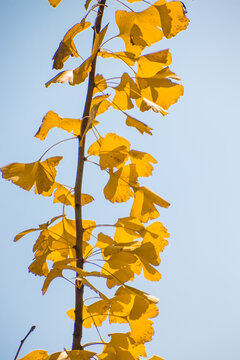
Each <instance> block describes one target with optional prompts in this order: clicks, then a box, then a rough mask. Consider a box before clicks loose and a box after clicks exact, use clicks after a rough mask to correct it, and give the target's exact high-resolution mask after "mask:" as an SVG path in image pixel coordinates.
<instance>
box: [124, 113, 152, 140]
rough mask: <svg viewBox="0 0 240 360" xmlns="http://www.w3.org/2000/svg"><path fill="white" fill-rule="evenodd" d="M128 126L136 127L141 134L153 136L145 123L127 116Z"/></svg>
mask: <svg viewBox="0 0 240 360" xmlns="http://www.w3.org/2000/svg"><path fill="white" fill-rule="evenodd" d="M126 125H127V126H132V127H135V128H136V129H137V130H138V131H139V132H140V133H141V134H144V133H147V134H149V135H152V133H151V130H152V128H150V127H149V126H148V125H146V124H144V123H143V122H141V121H139V120H137V119H135V118H133V117H132V116H129V115H127V119H126Z"/></svg>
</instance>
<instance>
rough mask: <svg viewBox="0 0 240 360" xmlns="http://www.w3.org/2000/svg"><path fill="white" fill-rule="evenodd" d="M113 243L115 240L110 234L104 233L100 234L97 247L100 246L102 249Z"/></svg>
mask: <svg viewBox="0 0 240 360" xmlns="http://www.w3.org/2000/svg"><path fill="white" fill-rule="evenodd" d="M109 245H113V240H112V238H111V237H110V236H108V235H105V234H103V233H99V234H98V240H97V242H96V245H95V247H99V248H100V249H104V248H105V247H107V246H109Z"/></svg>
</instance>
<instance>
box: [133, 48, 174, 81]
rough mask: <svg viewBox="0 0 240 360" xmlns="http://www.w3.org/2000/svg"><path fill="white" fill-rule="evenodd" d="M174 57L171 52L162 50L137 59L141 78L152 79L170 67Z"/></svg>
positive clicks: (138, 73)
mask: <svg viewBox="0 0 240 360" xmlns="http://www.w3.org/2000/svg"><path fill="white" fill-rule="evenodd" d="M171 62H172V57H171V54H170V52H169V50H168V49H167V50H161V51H157V52H154V53H151V54H147V55H142V56H140V57H139V58H138V59H137V64H138V72H137V75H138V76H139V77H152V76H154V75H155V74H156V73H157V72H159V71H160V70H162V69H163V68H164V67H166V66H168V65H170V64H171Z"/></svg>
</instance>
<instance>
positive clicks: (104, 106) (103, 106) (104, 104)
mask: <svg viewBox="0 0 240 360" xmlns="http://www.w3.org/2000/svg"><path fill="white" fill-rule="evenodd" d="M109 96H110V95H109V94H106V95H99V96H95V97H94V98H93V99H92V101H91V109H92V108H93V107H94V106H95V105H98V104H99V106H98V107H97V112H96V115H95V116H98V115H101V114H103V113H104V112H105V111H107V110H108V108H109V107H110V106H112V104H111V102H110V101H108V100H107V99H108V98H109Z"/></svg>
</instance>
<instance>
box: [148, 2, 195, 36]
mask: <svg viewBox="0 0 240 360" xmlns="http://www.w3.org/2000/svg"><path fill="white" fill-rule="evenodd" d="M154 6H155V7H156V9H157V10H158V12H159V14H160V17H161V28H162V30H163V33H164V36H165V37H166V38H167V39H170V38H171V37H173V36H176V35H177V34H178V33H179V32H180V31H182V30H186V28H187V26H188V23H189V20H188V18H187V17H186V15H185V14H186V11H185V10H184V5H183V3H182V2H181V1H170V2H168V3H166V4H162V1H161V0H160V1H157V2H156V3H155V4H154Z"/></svg>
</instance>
